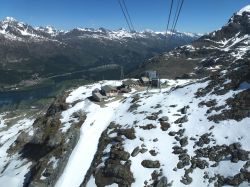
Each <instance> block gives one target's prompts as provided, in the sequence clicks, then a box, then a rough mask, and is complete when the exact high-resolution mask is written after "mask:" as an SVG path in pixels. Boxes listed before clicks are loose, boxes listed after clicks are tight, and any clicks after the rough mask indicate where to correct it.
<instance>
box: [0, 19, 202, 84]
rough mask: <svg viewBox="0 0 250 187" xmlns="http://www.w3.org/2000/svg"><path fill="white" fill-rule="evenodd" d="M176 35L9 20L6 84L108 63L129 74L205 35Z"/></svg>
mask: <svg viewBox="0 0 250 187" xmlns="http://www.w3.org/2000/svg"><path fill="white" fill-rule="evenodd" d="M170 36H171V34H170V33H167V34H165V33H163V32H153V31H143V32H134V33H130V32H128V31H126V30H124V29H120V30H117V31H112V30H108V29H104V28H99V29H91V28H84V29H83V28H75V29H72V30H70V31H60V30H57V29H55V28H53V27H51V26H47V27H32V26H31V25H28V24H26V23H23V22H19V21H17V20H15V19H14V18H11V17H7V18H5V19H4V20H2V21H0V86H1V85H2V86H4V85H10V84H17V83H19V82H20V81H22V80H30V79H32V77H34V75H36V77H37V76H38V77H39V78H44V77H48V76H54V75H59V74H64V73H70V72H73V71H77V70H85V69H88V68H93V67H94V68H95V67H99V66H103V65H108V64H116V65H118V66H123V67H124V71H125V73H127V72H130V71H131V70H134V68H136V67H137V66H138V65H139V64H141V63H142V62H144V61H145V60H146V59H148V58H151V57H153V56H155V55H157V54H159V53H162V52H165V51H169V50H170V49H173V48H175V47H177V46H181V45H184V44H188V43H191V42H192V41H194V40H196V39H198V38H199V37H200V36H201V35H199V34H192V33H181V32H174V33H173V36H172V39H171V43H168V42H167V41H168V40H169V38H170ZM114 78H117V77H114Z"/></svg>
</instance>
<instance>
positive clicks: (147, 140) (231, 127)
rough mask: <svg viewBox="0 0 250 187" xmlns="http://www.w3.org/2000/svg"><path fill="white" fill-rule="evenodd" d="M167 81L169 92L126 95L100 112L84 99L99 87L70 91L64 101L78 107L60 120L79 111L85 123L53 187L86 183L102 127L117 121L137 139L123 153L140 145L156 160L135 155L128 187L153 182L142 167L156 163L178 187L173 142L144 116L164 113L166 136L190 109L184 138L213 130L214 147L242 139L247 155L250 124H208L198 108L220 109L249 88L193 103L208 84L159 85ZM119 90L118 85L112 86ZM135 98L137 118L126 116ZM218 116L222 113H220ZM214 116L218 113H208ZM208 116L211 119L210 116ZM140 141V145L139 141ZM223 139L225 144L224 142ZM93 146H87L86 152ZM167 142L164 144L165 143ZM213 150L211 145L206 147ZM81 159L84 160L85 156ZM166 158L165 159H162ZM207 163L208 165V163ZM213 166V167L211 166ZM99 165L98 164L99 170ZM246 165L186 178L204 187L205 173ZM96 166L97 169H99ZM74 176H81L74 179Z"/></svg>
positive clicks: (220, 167)
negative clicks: (131, 129) (211, 106)
mask: <svg viewBox="0 0 250 187" xmlns="http://www.w3.org/2000/svg"><path fill="white" fill-rule="evenodd" d="M162 81H163V82H164V81H167V83H168V84H169V85H170V87H168V88H163V89H162V91H161V92H159V90H158V89H152V90H150V91H149V92H148V93H147V92H146V91H142V92H134V93H129V94H127V95H126V97H127V98H126V99H125V100H123V102H122V103H121V102H120V101H119V100H118V101H110V103H109V104H107V105H106V107H100V106H99V105H97V104H94V103H91V102H90V101H88V100H86V98H87V97H88V96H89V95H90V94H91V91H92V90H93V89H94V88H100V83H95V84H93V85H87V86H83V87H80V88H78V89H76V90H73V91H72V92H71V94H70V96H69V97H68V98H67V100H66V101H67V102H68V103H74V102H76V101H78V103H77V104H75V105H74V106H72V108H70V109H68V111H67V112H68V114H66V112H65V113H63V115H62V120H63V121H64V122H65V121H67V120H70V115H71V114H72V113H73V111H78V110H81V109H82V108H84V111H85V112H86V113H87V119H86V121H85V122H84V124H83V126H82V128H81V137H80V140H79V143H78V144H77V146H76V147H75V149H74V150H73V153H72V154H71V156H70V159H69V162H68V163H67V166H66V169H65V171H64V173H63V174H62V176H61V177H60V179H59V180H58V182H57V184H56V186H57V187H64V186H69V185H70V186H72V187H74V186H79V185H80V184H81V182H82V181H83V179H84V176H85V174H86V172H87V170H88V168H89V166H90V163H91V162H92V159H93V157H94V154H95V152H96V149H97V145H98V140H99V138H100V135H101V133H102V132H103V130H105V129H106V127H107V126H108V125H109V124H110V122H111V121H115V122H117V123H119V124H120V125H122V126H123V127H124V128H129V127H134V128H135V131H136V136H137V138H136V139H135V140H128V139H126V140H125V142H124V148H125V150H126V151H127V152H129V153H131V152H132V151H133V150H134V148H135V147H137V146H139V147H141V146H142V143H143V144H144V145H145V146H146V148H147V149H148V150H151V149H154V150H156V152H158V154H157V155H156V156H155V157H152V156H151V154H150V153H149V152H146V153H144V154H139V155H137V156H136V157H130V160H131V161H132V165H131V171H132V172H133V175H134V178H135V183H133V184H132V186H133V187H137V186H143V185H144V181H145V180H148V179H150V178H151V173H152V172H153V170H154V169H146V168H144V167H142V166H141V164H139V163H141V161H142V160H145V159H151V160H159V161H160V163H161V164H162V166H161V167H162V168H163V174H164V176H166V177H167V178H168V179H171V180H172V181H173V186H182V185H183V184H182V183H181V182H180V179H181V177H182V176H183V175H184V169H180V170H178V171H177V172H175V171H173V168H175V167H176V164H177V162H178V156H177V155H172V154H169V153H172V151H173V150H172V147H173V145H174V144H176V143H177V142H176V140H175V139H174V137H171V136H167V135H166V132H163V131H162V130H161V129H160V128H159V125H157V124H158V122H157V121H150V120H148V119H146V116H147V115H150V114H151V113H153V112H157V111H158V110H162V111H163V112H162V114H160V115H159V116H158V117H162V116H164V115H167V116H168V117H169V118H170V119H169V122H170V123H171V128H170V130H169V131H178V130H179V129H180V127H179V126H178V125H175V124H174V123H173V122H174V121H175V120H177V119H178V118H179V117H180V116H176V115H175V114H177V113H178V111H177V110H179V109H180V108H182V107H184V106H187V105H189V106H190V108H189V109H188V122H186V123H185V129H186V131H185V133H184V136H188V137H189V138H190V137H196V135H197V134H198V135H202V134H204V133H207V132H209V129H210V128H211V126H214V129H213V130H212V131H211V132H212V133H213V136H214V137H213V138H214V139H215V141H216V144H218V145H223V144H226V145H229V144H231V143H235V141H238V140H239V139H240V142H241V144H242V148H243V149H245V150H250V145H249V143H248V142H249V141H250V137H249V136H248V135H247V132H249V131H250V127H249V126H248V125H247V124H248V122H249V118H246V119H243V120H242V121H240V122H236V121H234V120H227V121H222V122H220V123H219V124H217V123H214V122H212V121H209V120H208V119H207V117H208V116H209V115H207V114H206V111H207V107H206V106H203V107H198V104H199V103H200V102H201V101H209V100H213V99H216V101H217V105H216V106H221V105H224V104H225V100H226V99H228V98H232V97H233V96H234V95H235V94H237V93H239V92H241V91H243V90H244V89H247V88H248V87H249V84H248V83H243V84H242V85H241V86H240V88H241V89H238V90H235V91H230V92H228V93H227V94H225V95H222V96H215V95H213V94H211V93H208V94H207V95H206V96H204V97H202V98H195V92H196V91H197V89H199V88H204V87H206V86H207V85H208V83H209V82H204V83H195V84H191V85H188V84H189V81H187V80H180V81H178V82H177V81H173V80H162ZM229 82H230V80H226V81H225V84H226V83H229ZM114 83H115V81H113V82H109V81H105V82H102V84H111V85H112V84H114ZM116 83H117V84H119V82H116ZM184 84H186V85H187V86H186V87H184V88H180V89H176V90H174V89H173V88H174V85H184ZM134 94H139V95H140V98H141V99H140V101H139V102H138V104H140V105H141V106H139V107H138V109H137V110H136V113H130V112H127V111H128V108H129V107H130V105H131V100H132V98H131V97H132V96H133V95H134ZM157 104H160V105H161V107H160V108H158V109H155V108H154V106H156V105H157ZM170 105H177V107H175V108H171V107H169V106H170ZM218 112H220V111H218ZM212 114H216V113H212ZM212 114H210V115H212ZM134 121H138V124H136V125H139V126H142V125H147V124H149V123H151V124H153V125H156V126H157V128H155V129H151V130H150V131H147V130H143V129H140V128H138V127H135V126H134ZM115 135H116V134H114V133H113V134H112V133H111V134H110V136H111V137H114V136H115ZM141 137H142V138H143V139H144V141H143V142H142V141H141V140H140V138H141ZM225 137H227V138H225ZM154 138H158V141H157V142H153V141H152V140H153V139H154ZM89 142H91V146H89ZM166 142H168V143H166ZM209 145H210V146H213V142H211V143H210V144H209ZM185 148H187V150H188V154H189V155H190V156H194V151H195V150H196V149H197V148H195V147H194V142H192V141H190V140H189V144H188V145H187V146H186V147H185ZM109 150H110V146H108V147H107V148H106V149H105V151H107V152H109ZM83 155H84V156H83ZM166 155H168V156H166ZM209 163H210V162H209ZM210 164H212V163H210ZM102 165H103V164H102V163H101V164H100V166H102ZM243 165H244V163H243V162H238V163H231V162H230V161H228V160H225V161H223V162H221V163H220V164H219V165H218V166H217V167H214V168H211V167H210V168H205V169H204V170H202V172H201V170H200V169H196V170H195V171H194V172H193V173H192V174H190V176H191V177H192V178H193V182H192V186H199V185H200V184H204V185H208V186H209V183H208V181H205V183H204V179H203V173H204V172H208V173H209V176H213V175H214V174H218V173H220V174H221V175H224V176H232V175H235V174H237V173H238V171H239V169H240V168H241V167H242V166H243ZM100 166H99V167H100ZM75 171H77V172H78V173H79V174H78V175H77V176H76V175H75ZM87 186H91V187H92V186H95V181H94V178H93V176H92V177H91V178H90V181H89V183H88V184H87ZM113 186H117V185H113Z"/></svg>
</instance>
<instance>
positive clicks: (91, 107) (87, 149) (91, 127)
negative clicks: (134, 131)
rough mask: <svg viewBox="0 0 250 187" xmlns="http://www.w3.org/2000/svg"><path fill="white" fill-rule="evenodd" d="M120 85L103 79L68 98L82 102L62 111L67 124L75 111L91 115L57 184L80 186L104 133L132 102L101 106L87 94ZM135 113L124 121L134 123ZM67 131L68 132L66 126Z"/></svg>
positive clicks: (57, 185) (68, 99)
mask: <svg viewBox="0 0 250 187" xmlns="http://www.w3.org/2000/svg"><path fill="white" fill-rule="evenodd" d="M162 81H168V80H162ZM188 82H189V81H187V80H179V81H173V80H169V81H168V84H169V85H175V84H186V83H188ZM120 84H121V81H103V82H100V83H95V84H92V85H87V86H82V87H79V88H78V89H76V90H73V91H72V92H71V94H70V95H69V97H68V98H67V99H66V102H67V103H74V102H76V101H79V102H78V103H77V104H75V105H74V106H72V108H70V109H68V110H67V111H64V112H63V113H62V118H61V121H62V122H63V123H65V122H66V121H70V120H72V119H71V118H70V116H71V115H72V114H73V113H74V112H76V111H79V110H81V109H84V112H85V113H86V114H87V118H86V120H85V122H84V124H83V125H82V127H81V136H80V140H79V142H78V144H77V146H76V147H75V148H74V150H73V152H72V154H71V156H70V158H69V161H68V163H67V166H66V168H65V170H64V172H63V174H62V175H61V177H60V178H59V180H58V181H57V183H56V187H64V186H65V187H67V186H71V187H74V186H75V187H77V186H79V185H80V184H81V183H82V181H83V179H84V176H85V174H86V172H87V170H88V169H89V167H90V164H91V162H92V159H93V157H94V155H95V152H96V150H97V145H98V141H99V138H100V136H101V133H102V132H103V131H104V130H105V129H106V128H107V126H108V125H109V124H110V122H111V121H113V120H114V119H116V117H119V114H123V113H126V111H127V110H128V108H129V105H128V104H124V103H122V102H121V101H120V100H117V101H111V102H110V103H108V104H106V106H105V107H100V106H99V105H97V104H94V103H92V102H91V101H89V100H88V99H87V97H89V96H90V95H91V93H92V90H94V89H96V88H99V89H100V87H101V85H115V86H118V85H120ZM152 91H154V90H152ZM157 92H159V90H157ZM131 94H135V93H133V92H131V93H130V94H126V95H125V96H126V97H129V96H131ZM132 115H133V114H131V113H129V114H127V116H126V119H124V120H123V122H124V123H131V119H133V116H132ZM69 125H70V124H69ZM63 130H64V131H65V129H63ZM89 142H91V146H89ZM83 155H84V156H83ZM75 171H77V172H78V175H77V176H76V175H75Z"/></svg>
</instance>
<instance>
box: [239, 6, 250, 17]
mask: <svg viewBox="0 0 250 187" xmlns="http://www.w3.org/2000/svg"><path fill="white" fill-rule="evenodd" d="M243 12H250V5H247V6H245V7H244V8H242V9H241V10H240V11H238V12H237V13H236V14H237V15H242V14H243Z"/></svg>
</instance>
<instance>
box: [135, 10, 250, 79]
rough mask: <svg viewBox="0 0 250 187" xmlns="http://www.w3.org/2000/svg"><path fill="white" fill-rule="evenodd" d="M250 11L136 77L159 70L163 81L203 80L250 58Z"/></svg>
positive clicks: (150, 64) (150, 62)
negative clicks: (211, 74) (169, 79)
mask: <svg viewBox="0 0 250 187" xmlns="http://www.w3.org/2000/svg"><path fill="white" fill-rule="evenodd" d="M249 46H250V10H249V6H246V7H244V8H243V9H242V10H240V11H239V12H237V13H235V14H234V15H233V16H232V17H231V18H230V20H229V21H228V23H227V24H226V25H225V26H223V27H222V28H221V29H219V30H217V31H214V32H212V33H210V34H207V35H204V36H202V37H201V38H199V39H198V40H196V41H194V42H192V44H191V45H185V46H181V47H177V48H176V49H175V50H173V51H171V52H168V53H165V54H162V55H159V56H156V57H154V58H152V59H150V60H148V61H146V62H145V63H144V64H142V65H141V67H140V68H141V69H138V70H137V71H136V72H135V73H134V75H137V74H139V73H140V72H142V71H144V70H147V69H155V70H157V71H158V72H159V73H160V75H161V77H163V78H176V77H182V78H190V77H192V78H201V77H205V76H207V75H209V74H210V72H213V71H216V69H220V68H222V67H227V66H228V65H229V64H231V63H232V62H234V63H237V61H238V60H239V59H248V58H250V54H249V53H250V52H249V51H250V47H249Z"/></svg>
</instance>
